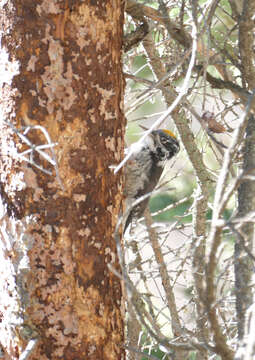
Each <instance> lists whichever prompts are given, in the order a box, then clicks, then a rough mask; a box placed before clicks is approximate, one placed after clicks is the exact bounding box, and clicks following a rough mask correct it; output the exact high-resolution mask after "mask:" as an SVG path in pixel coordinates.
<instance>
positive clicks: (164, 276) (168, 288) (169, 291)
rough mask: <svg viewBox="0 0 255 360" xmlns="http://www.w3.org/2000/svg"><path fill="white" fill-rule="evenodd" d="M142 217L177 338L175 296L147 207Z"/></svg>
mask: <svg viewBox="0 0 255 360" xmlns="http://www.w3.org/2000/svg"><path fill="white" fill-rule="evenodd" d="M144 216H145V223H146V226H147V228H148V232H149V239H150V244H151V246H152V249H153V252H154V255H155V259H156V262H157V264H158V267H159V273H160V278H161V281H162V285H163V287H164V290H165V294H166V301H167V306H168V310H169V311H170V314H171V319H172V328H173V333H174V336H175V337H179V336H181V334H182V326H181V322H180V318H179V315H178V310H177V306H176V302H175V296H174V292H173V288H172V285H171V283H170V279H169V274H168V271H167V266H166V263H165V261H164V257H163V254H162V251H161V246H160V243H159V241H158V236H157V234H156V232H155V230H154V229H153V228H152V218H151V214H150V211H149V209H148V207H147V208H146V210H145V213H144Z"/></svg>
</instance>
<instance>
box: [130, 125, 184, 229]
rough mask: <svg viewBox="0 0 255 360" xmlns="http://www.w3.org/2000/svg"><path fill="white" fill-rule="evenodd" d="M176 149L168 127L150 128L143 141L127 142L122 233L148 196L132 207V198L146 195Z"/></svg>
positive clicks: (176, 145) (137, 214)
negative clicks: (128, 143)
mask: <svg viewBox="0 0 255 360" xmlns="http://www.w3.org/2000/svg"><path fill="white" fill-rule="evenodd" d="M179 150H180V145H179V142H178V141H177V139H176V137H175V135H174V134H173V133H172V132H171V131H169V130H154V131H152V132H151V134H150V135H148V136H147V137H146V138H145V140H144V142H142V143H140V144H139V143H135V144H133V145H131V147H130V149H129V151H132V155H131V157H130V158H129V160H128V161H127V163H126V166H125V169H124V174H125V189H124V197H125V208H126V209H127V211H128V215H127V217H126V221H125V225H124V232H125V230H126V229H127V227H128V225H129V224H130V223H131V222H132V219H133V218H137V219H138V218H139V217H141V216H142V215H143V213H144V211H145V208H146V206H147V204H148V202H149V196H148V197H146V198H145V199H144V200H142V201H141V202H140V203H139V204H138V205H136V206H135V207H132V204H133V203H134V201H136V200H137V199H139V198H140V197H142V196H144V195H146V194H150V193H151V192H152V191H153V190H154V189H155V187H156V186H157V183H158V181H159V178H160V176H161V174H162V172H163V170H164V166H165V164H166V161H167V160H170V159H171V158H172V157H173V156H174V155H176V154H177V153H178V151H179Z"/></svg>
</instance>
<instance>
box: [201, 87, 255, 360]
mask: <svg viewBox="0 0 255 360" xmlns="http://www.w3.org/2000/svg"><path fill="white" fill-rule="evenodd" d="M253 97H254V93H253V94H252V95H251V96H250V98H249V101H248V103H247V106H246V110H245V112H244V114H243V116H242V117H241V121H240V124H239V126H238V127H237V128H236V130H235V131H234V135H233V139H232V143H231V145H230V146H229V148H228V150H227V151H226V153H225V157H224V161H223V166H222V169H221V172H220V175H219V179H218V182H217V186H216V192H215V198H214V205H213V216H212V225H211V231H210V234H209V239H208V242H209V244H212V245H211V249H210V254H209V259H208V262H207V266H206V286H207V289H206V294H207V296H206V301H205V305H206V307H207V312H208V316H209V320H210V324H211V328H212V331H213V337H214V341H215V344H216V350H217V353H218V354H219V355H220V356H222V358H223V359H226V360H232V359H233V356H234V353H233V351H232V350H231V349H230V348H229V347H228V345H227V342H226V337H225V335H224V334H223V333H222V329H221V327H220V324H219V322H218V319H217V313H216V308H215V306H214V305H215V300H216V294H215V285H214V274H215V271H216V267H217V250H218V248H219V246H220V243H221V232H222V228H221V227H218V226H217V224H219V220H220V216H221V214H222V212H223V210H224V205H225V204H226V202H225V201H223V202H222V198H224V193H225V191H226V186H227V179H228V175H229V168H230V166H231V163H232V159H233V157H234V154H235V151H236V148H237V146H238V145H239V144H240V142H241V140H242V138H243V135H244V131H245V128H246V125H247V121H248V120H247V118H248V114H249V111H250V108H251V105H252V100H253Z"/></svg>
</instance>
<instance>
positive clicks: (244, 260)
mask: <svg viewBox="0 0 255 360" xmlns="http://www.w3.org/2000/svg"><path fill="white" fill-rule="evenodd" d="M243 157H244V163H243V171H244V173H245V175H250V176H251V175H253V173H254V168H255V118H254V115H252V114H251V115H250V116H249V120H248V125H247V129H246V137H245V142H244V148H243ZM254 209H255V182H254V180H253V179H250V180H248V179H247V180H244V181H243V182H242V183H241V185H240V186H239V189H238V216H239V217H240V218H243V217H245V216H246V215H248V214H249V213H251V212H253V211H254ZM237 234H238V236H237V238H236V243H235V285H236V286H235V289H236V311H237V319H238V337H239V340H243V338H244V327H245V316H246V311H247V309H248V308H249V306H250V305H251V304H252V301H253V295H252V286H251V285H252V284H251V279H252V275H253V273H254V263H253V259H252V258H251V255H250V252H252V249H253V241H254V240H253V238H254V222H253V221H251V222H247V223H245V222H244V223H243V225H242V227H241V228H240V229H239V230H238V232H237Z"/></svg>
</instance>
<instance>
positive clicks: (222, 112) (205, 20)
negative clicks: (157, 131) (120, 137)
mask: <svg viewBox="0 0 255 360" xmlns="http://www.w3.org/2000/svg"><path fill="white" fill-rule="evenodd" d="M249 4H250V1H239V0H236V1H235V0H177V1H175V0H164V1H163V0H155V1H151V0H137V1H134V0H128V1H127V6H126V25H125V34H126V35H125V39H124V44H125V53H124V55H123V62H124V74H125V77H126V97H125V113H126V117H127V132H126V143H127V146H129V145H130V144H131V143H133V142H135V141H138V139H139V138H140V137H141V135H142V133H143V130H142V129H141V128H140V126H139V125H143V126H145V127H147V128H150V126H151V125H152V124H154V123H155V121H157V119H159V118H160V117H161V116H162V114H164V112H165V111H166V110H167V109H168V108H169V107H170V106H171V105H172V103H173V101H175V99H176V98H177V96H178V95H179V94H180V93H182V92H183V96H182V97H181V98H180V99H179V103H178V104H177V105H176V107H175V108H174V109H173V111H172V112H171V114H170V115H169V116H168V117H167V118H166V119H165V120H164V121H163V122H162V123H161V124H160V128H166V129H169V130H171V131H172V132H174V133H175V134H176V136H177V138H178V139H179V141H180V143H181V151H180V152H179V154H178V155H177V156H176V157H175V158H174V159H172V160H171V161H170V163H169V164H168V165H167V166H166V168H165V170H164V174H163V176H162V178H161V181H160V184H159V186H158V187H159V188H160V189H161V192H160V193H157V195H155V196H152V197H151V199H150V212H151V215H152V219H153V225H152V227H153V229H154V230H155V233H154V234H153V232H152V233H151V231H150V229H149V230H148V220H146V216H145V224H146V226H144V221H143V220H141V221H140V222H139V223H140V226H139V227H138V228H137V227H134V229H133V232H132V231H131V235H130V237H129V238H128V239H127V240H126V242H125V245H126V262H127V269H128V272H129V274H130V279H131V280H132V281H133V284H134V286H135V288H136V289H139V294H140V297H141V303H142V304H143V305H142V308H141V307H137V306H136V305H135V304H134V302H133V300H132V299H131V300H130V299H129V304H131V308H132V309H133V310H134V312H135V313H136V316H134V315H132V314H131V313H132V311H133V310H132V311H131V312H130V313H129V316H128V320H127V321H128V322H129V326H128V328H129V331H128V340H129V341H128V344H129V350H130V352H129V353H128V358H129V359H131V360H132V359H147V358H149V359H190V360H195V359H197V360H200V359H201V360H202V359H203V360H204V359H220V358H222V359H224V360H226V359H234V352H235V351H236V349H237V348H238V341H240V342H241V340H242V334H241V332H242V331H240V329H241V328H243V327H244V315H240V314H239V315H240V316H239V315H238V305H237V303H239V301H240V298H238V296H237V297H235V296H236V293H235V286H239V285H238V284H237V283H236V278H235V271H236V270H237V268H238V256H239V255H240V252H238V251H237V250H236V249H237V247H236V245H235V243H236V238H239V239H240V237H241V235H240V233H239V232H238V231H239V230H237V228H233V226H232V225H231V226H230V225H226V224H232V223H231V222H232V221H233V219H235V217H236V214H237V213H238V211H239V208H240V197H239V202H238V196H239V192H238V191H239V190H238V189H239V188H238V181H237V179H238V176H240V173H241V171H242V169H243V164H244V163H243V159H244V156H245V154H244V150H243V149H244V147H245V131H246V130H245V129H246V126H247V123H245V121H244V120H243V123H240V119H241V117H242V116H243V114H244V110H245V106H246V105H247V102H248V100H249V96H252V93H251V91H252V89H253V88H254V87H255V84H253V85H254V87H252V86H253V85H252V83H251V81H250V79H251V77H250V76H249V75H248V74H249V70H248V68H247V66H248V67H249V66H250V69H251V68H252V66H251V64H252V62H253V61H254V51H253V46H254V45H253V41H252V39H253V36H254V29H253V26H254V22H253V23H252V21H253V20H251V17H252V15H251V14H250V11H252V10H251V8H250V10H249V11H248V9H249V6H250V5H249ZM248 14H250V15H248ZM242 21H243V22H245V21H247V23H246V28H245V26H244V25H243V23H242ZM252 24H253V25H252ZM248 25H249V26H248ZM248 28H249V31H248V32H247V33H246V31H247V29H248ZM244 29H246V30H244ZM245 34H246V35H247V36H248V34H249V36H250V38H249V39H248V40H247V41H246V40H245ZM241 39H244V40H242V41H241ZM244 43H245V44H244ZM243 47H246V49H245V51H246V53H245V51H244V49H243ZM248 51H250V55H248ZM192 54H193V55H194V54H195V61H194V63H193V64H192ZM245 54H246V56H250V57H251V59H250V58H249V60H248V61H247V58H246V57H245ZM249 61H250V63H249ZM190 69H191V72H190V76H189V70H190ZM246 109H247V108H246ZM246 111H248V110H246ZM246 115H247V116H248V112H247V114H246ZM237 128H240V134H241V135H240V134H239V133H237V132H238V131H239V130H236V129H237ZM236 131H237V132H236ZM238 134H239V135H238ZM235 136H236V137H238V136H239V140H237V141H236V145H235V147H234V151H233V152H232V153H231V154H232V155H231V159H230V161H229V162H228V167H227V170H226V171H227V174H225V175H224V172H223V164H224V158H226V157H227V156H228V155H226V154H227V153H228V152H229V151H230V150H229V148H231V146H232V144H233V142H234V138H235ZM224 176H225V182H224V184H222V188H221V194H222V196H221V198H223V196H224V195H225V194H226V192H228V190H229V189H230V188H231V186H233V191H229V194H228V196H227V199H226V201H225V202H224V206H223V208H221V204H220V199H218V203H217V201H216V200H217V199H216V200H215V192H216V191H217V190H216V189H217V188H218V187H219V186H220V185H219V182H220V181H221V180H220V179H221V178H222V177H224ZM219 178H220V179H219ZM233 184H234V185H233ZM235 184H236V185H235ZM250 196H253V195H252V194H250ZM254 196H255V194H254ZM219 208H220V209H221V210H220V211H219ZM217 212H219V213H217ZM213 214H216V215H214V217H213ZM213 221H221V223H222V224H225V225H222V228H221V230H220V234H219V235H218V236H219V241H218V242H217V246H214V244H215V243H216V240H215V239H216V237H215V234H214V226H215V223H213ZM241 226H242V225H241V224H239V228H241ZM155 234H156V237H157V241H158V242H157V245H155V243H153V241H154V240H153V236H154V235H155ZM250 245H251V242H250V243H249V244H248V246H250ZM157 246H158V247H160V251H161V255H162V258H161V262H160V260H159V257H157V256H158V255H157ZM239 250H240V249H239ZM237 254H239V255H237ZM247 256H248V258H249V255H248V253H247V252H246V253H245V254H244V257H246V258H247ZM208 259H209V260H208ZM216 260H217V261H216ZM249 261H250V259H249V260H247V263H248V262H249ZM212 263H213V266H212V267H210V266H211V265H212ZM209 267H210V269H211V270H210V271H211V274H210V276H211V277H209V275H208V273H209V272H208V270H207V269H208V268H209ZM163 268H165V269H166V273H165V275H167V276H168V280H167V281H169V287H168V288H167V285H166V280H165V279H164V275H163V273H162V269H163ZM238 269H239V270H240V268H238ZM250 269H251V268H249V270H248V272H249V276H248V277H247V279H248V278H250V276H251V271H250ZM239 270H238V271H239ZM245 271H246V270H245ZM211 279H213V280H211ZM169 288H171V291H170V294H169V293H168V290H169ZM208 289H210V291H209V290H208ZM208 294H209V295H208ZM137 296H138V295H137ZM169 298H171V301H170V302H169V300H167V299H169ZM206 299H207V300H206ZM216 299H217V300H216ZM249 299H250V301H251V293H250V294H249ZM215 302H217V305H215V304H216V303H215ZM170 303H171V305H170ZM248 303H249V302H248ZM248 303H247V304H248ZM247 304H246V305H244V304H243V306H244V307H246V308H247V306H248V305H247ZM212 308H213V311H211V309H212ZM173 309H175V310H173ZM236 309H237V310H236ZM236 311H237V313H236ZM148 313H150V315H151V316H152V320H151V321H152V323H153V321H154V325H153V326H152V323H150V320H148V319H149V315H148ZM146 314H147V315H146ZM145 318H146V319H147V320H146V321H147V322H146V321H145V320H144V319H145ZM173 318H174V319H175V321H176V322H177V326H176V324H173ZM237 318H238V319H239V321H240V319H242V321H241V323H242V324H241V323H239V324H238V320H237ZM214 319H216V320H215V321H214ZM148 322H149V325H148ZM130 323H131V324H132V325H130ZM240 324H241V325H240ZM178 326H181V329H182V330H181V331H180V329H179V328H178ZM130 328H132V331H130ZM164 336H170V339H171V341H170V340H168V341H169V343H170V342H171V344H170V345H169V347H165V346H164V345H162V344H163V343H164V341H165V338H164ZM209 344H210V345H209ZM178 346H179V347H178ZM189 346H190V347H189ZM148 349H149V350H148ZM135 351H136V352H135ZM142 353H143V354H145V353H146V354H148V356H147V357H143V355H142ZM240 359H241V358H240ZM247 359H248V358H247Z"/></svg>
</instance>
